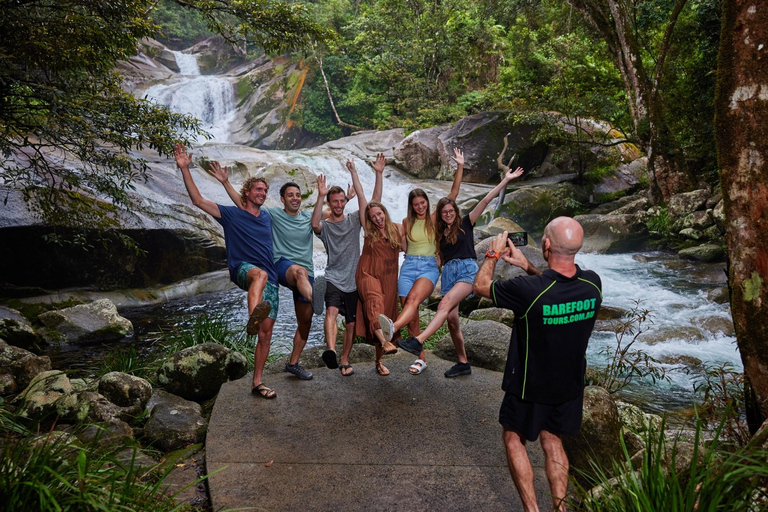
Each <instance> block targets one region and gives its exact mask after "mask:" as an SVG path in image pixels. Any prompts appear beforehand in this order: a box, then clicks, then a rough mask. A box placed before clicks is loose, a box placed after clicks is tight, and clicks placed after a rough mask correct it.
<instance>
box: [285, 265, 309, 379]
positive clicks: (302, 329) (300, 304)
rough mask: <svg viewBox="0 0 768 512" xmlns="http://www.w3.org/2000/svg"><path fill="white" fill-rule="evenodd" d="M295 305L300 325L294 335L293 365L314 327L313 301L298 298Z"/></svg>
mask: <svg viewBox="0 0 768 512" xmlns="http://www.w3.org/2000/svg"><path fill="white" fill-rule="evenodd" d="M291 268H293V267H291ZM305 272H306V270H305ZM293 306H294V307H295V308H296V322H297V324H298V325H297V326H296V333H295V334H294V335H293V351H292V352H291V358H290V359H289V362H290V364H291V365H294V364H296V363H298V362H299V357H300V356H301V351H302V350H304V346H305V345H306V344H307V338H308V337H309V328H310V327H312V303H310V302H304V301H300V300H296V301H294V302H293Z"/></svg>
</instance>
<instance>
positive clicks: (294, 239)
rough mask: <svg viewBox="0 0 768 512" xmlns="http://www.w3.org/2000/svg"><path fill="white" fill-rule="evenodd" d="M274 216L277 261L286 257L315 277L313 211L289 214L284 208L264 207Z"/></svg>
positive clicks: (273, 229) (274, 241)
mask: <svg viewBox="0 0 768 512" xmlns="http://www.w3.org/2000/svg"><path fill="white" fill-rule="evenodd" d="M262 210H266V211H267V212H269V215H270V217H272V249H273V252H274V258H275V261H277V260H279V259H280V258H286V259H289V260H291V261H292V262H294V263H296V264H297V265H301V266H302V267H304V268H306V269H307V272H309V275H310V276H312V277H314V276H315V271H314V264H313V262H312V234H313V231H312V213H311V212H310V211H309V210H299V213H298V214H296V215H288V214H287V213H285V210H283V209H282V208H276V207H271V206H268V207H262Z"/></svg>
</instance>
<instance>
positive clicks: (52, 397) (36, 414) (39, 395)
mask: <svg viewBox="0 0 768 512" xmlns="http://www.w3.org/2000/svg"><path fill="white" fill-rule="evenodd" d="M71 393H72V385H71V384H70V383H69V379H68V378H67V375H66V374H65V373H64V372H62V371H59V370H51V371H47V372H42V373H40V374H38V375H36V376H35V377H34V378H33V379H32V382H31V383H30V384H29V386H27V388H26V389H25V390H24V391H22V392H21V394H19V396H17V397H16V399H15V401H14V402H15V403H16V404H18V406H19V408H18V413H19V416H21V417H22V418H28V419H32V420H37V421H41V420H46V419H53V417H54V416H55V414H56V402H57V401H58V400H59V399H61V398H62V397H64V396H67V395H70V394H71Z"/></svg>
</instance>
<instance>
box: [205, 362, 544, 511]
mask: <svg viewBox="0 0 768 512" xmlns="http://www.w3.org/2000/svg"><path fill="white" fill-rule="evenodd" d="M412 361H413V357H412V356H410V355H409V354H405V353H402V351H401V353H400V354H397V355H396V356H394V357H391V358H388V359H386V360H385V363H386V365H387V366H388V367H389V369H390V371H391V374H390V375H389V376H386V377H381V376H379V375H377V374H376V371H375V369H374V366H373V363H359V364H356V365H355V374H354V375H353V376H351V377H342V376H341V374H340V372H339V371H338V370H329V369H327V368H318V369H313V370H312V371H313V373H314V374H315V377H314V379H313V380H310V381H299V380H297V379H296V378H295V377H293V376H290V375H289V374H287V373H280V374H274V375H266V376H265V377H266V379H265V382H266V384H267V385H269V386H270V387H272V388H274V389H275V390H276V391H277V393H278V397H277V398H276V399H275V400H264V399H262V398H259V397H253V396H251V395H250V387H251V386H250V382H251V378H252V377H251V376H250V375H249V376H247V377H245V378H243V379H240V380H238V381H235V382H230V383H227V384H225V385H224V386H222V388H221V391H220V393H219V396H218V398H217V401H216V405H215V406H214V408H213V412H212V415H211V420H210V425H209V429H208V436H207V439H206V464H207V469H208V472H209V473H211V472H214V471H217V470H219V469H221V471H220V472H218V473H216V474H215V475H213V476H212V477H210V480H209V487H210V493H211V501H212V505H213V510H220V509H222V508H226V509H231V508H238V507H255V508H258V510H268V511H277V510H291V511H294V510H309V511H323V510H352V511H355V510H366V511H373V510H376V511H378V510H440V511H451V510H456V511H459V510H461V511H466V510H482V511H496V510H499V511H501V510H505V511H508V510H522V506H521V504H520V500H519V498H518V496H517V492H516V491H515V488H514V485H513V483H512V480H511V478H510V476H509V472H508V470H507V465H506V458H505V455H504V449H503V445H502V441H501V427H500V426H499V424H498V408H499V404H500V403H501V398H502V395H503V392H502V391H501V390H500V385H501V374H500V373H497V372H491V371H488V370H483V369H481V368H474V369H473V371H472V375H470V376H465V377H459V378H456V379H446V378H445V377H443V372H444V371H445V370H446V369H448V368H449V367H450V366H451V363H449V362H448V361H443V360H441V359H438V358H436V357H432V356H430V357H429V358H428V360H427V362H428V364H429V367H428V368H427V369H426V370H425V371H424V373H422V374H421V375H418V376H413V375H410V374H409V373H408V371H407V368H408V365H409V364H410V363H411V362H412ZM528 446H529V452H530V453H531V460H532V463H533V466H534V470H535V473H536V477H535V478H536V487H537V494H538V497H539V505H540V506H542V507H543V509H547V508H549V507H551V503H552V502H551V499H550V498H549V494H548V484H547V480H546V476H545V474H544V467H543V455H542V453H541V449H540V447H539V444H538V442H537V443H529V444H528ZM222 468H223V469H222Z"/></svg>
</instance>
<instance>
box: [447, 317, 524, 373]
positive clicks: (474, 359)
mask: <svg viewBox="0 0 768 512" xmlns="http://www.w3.org/2000/svg"><path fill="white" fill-rule="evenodd" d="M461 332H462V334H464V342H465V347H466V350H467V359H468V360H469V363H470V364H471V365H472V366H479V367H480V368H486V369H488V370H494V371H497V372H502V371H504V365H505V364H506V362H507V352H508V351H509V338H510V336H511V335H512V329H511V328H509V327H507V326H506V325H504V324H500V323H498V322H494V321H491V320H482V321H480V322H469V323H467V324H466V325H462V326H461ZM434 354H435V355H436V356H437V357H440V358H442V359H447V360H448V361H454V360H455V359H456V349H455V348H454V346H453V341H451V335H450V334H446V335H445V336H443V338H442V339H441V340H440V341H438V342H437V344H436V345H435V349H434Z"/></svg>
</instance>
